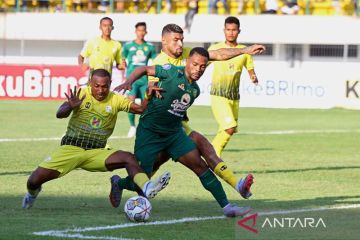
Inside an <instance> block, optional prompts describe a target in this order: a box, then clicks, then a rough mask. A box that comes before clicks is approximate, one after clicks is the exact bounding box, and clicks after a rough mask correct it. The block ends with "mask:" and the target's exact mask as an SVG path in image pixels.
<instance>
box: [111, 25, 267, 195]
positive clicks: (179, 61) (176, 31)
mask: <svg viewBox="0 0 360 240" xmlns="http://www.w3.org/2000/svg"><path fill="white" fill-rule="evenodd" d="M183 33H184V32H183V30H182V28H181V27H180V26H178V25H176V24H167V25H166V26H164V28H163V30H162V39H161V42H162V49H161V52H160V54H159V55H158V56H157V57H156V58H155V59H154V61H153V64H154V65H155V64H156V65H164V64H172V65H175V66H184V65H185V64H186V58H187V57H188V56H189V53H190V48H183V41H184V36H183ZM264 50H265V47H264V46H262V45H256V44H255V45H252V46H250V47H247V48H222V49H218V50H211V51H209V58H210V60H227V59H230V58H232V57H236V56H238V55H241V54H244V53H248V54H257V53H261V52H263V51H264ZM157 81H158V79H157V78H154V77H149V85H152V84H156V82H157ZM114 90H115V91H119V90H120V89H119V88H118V87H116V88H115V89H114ZM182 124H183V128H184V129H185V132H186V134H188V135H189V137H190V138H191V139H192V140H193V141H194V142H195V144H196V145H197V148H198V149H199V152H200V154H201V155H202V156H203V158H204V159H205V161H206V163H207V164H208V165H209V167H210V168H211V169H212V170H213V171H214V172H215V173H216V174H217V175H218V176H219V177H220V178H222V179H223V180H224V181H226V182H227V183H229V184H230V185H231V186H232V187H233V188H234V189H235V190H236V191H238V192H239V193H240V192H241V191H240V186H246V187H247V189H248V191H247V192H248V193H249V194H247V195H242V197H244V198H249V197H250V196H251V193H250V191H249V189H250V187H251V184H252V183H253V177H252V175H251V174H249V175H247V176H246V177H245V178H243V179H238V178H237V177H236V176H235V174H234V173H233V171H232V170H231V169H230V168H229V167H228V166H227V165H226V164H225V163H224V161H222V160H221V159H220V158H219V157H218V156H217V155H216V152H215V150H214V148H213V146H212V145H211V143H210V142H209V141H208V140H207V139H206V138H205V137H204V136H203V135H202V134H200V133H198V132H196V131H194V130H192V129H191V128H190V127H189V125H188V124H187V122H185V121H183V122H182ZM168 159H169V156H168V155H167V154H160V155H159V156H158V159H157V161H156V162H155V165H154V168H153V171H154V173H155V172H156V170H157V169H158V168H159V167H160V165H162V164H163V163H164V162H166V161H167V160H168ZM154 173H153V174H154ZM121 181H124V179H121ZM244 181H245V183H246V184H245V185H244V184H243V182H244ZM124 184H125V183H124Z"/></svg>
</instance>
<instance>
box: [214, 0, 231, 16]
mask: <svg viewBox="0 0 360 240" xmlns="http://www.w3.org/2000/svg"><path fill="white" fill-rule="evenodd" d="M220 1H221V2H222V4H223V6H224V8H225V12H226V13H227V14H230V9H229V6H228V4H227V1H226V0H220ZM218 2H219V0H209V14H212V13H216V14H217V13H218V9H217V3H218Z"/></svg>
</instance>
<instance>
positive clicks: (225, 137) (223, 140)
mask: <svg viewBox="0 0 360 240" xmlns="http://www.w3.org/2000/svg"><path fill="white" fill-rule="evenodd" d="M230 137H231V135H230V134H228V133H227V132H226V131H224V130H221V131H219V132H218V133H217V134H216V136H215V138H214V140H213V141H212V145H213V146H214V149H215V151H216V154H217V155H218V156H219V157H220V156H221V153H222V151H223V149H224V148H225V146H226V144H227V143H228V142H229V140H230Z"/></svg>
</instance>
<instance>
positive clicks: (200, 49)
mask: <svg viewBox="0 0 360 240" xmlns="http://www.w3.org/2000/svg"><path fill="white" fill-rule="evenodd" d="M195 53H197V54H199V55H201V56H203V57H206V58H207V59H208V60H209V59H210V56H209V52H208V51H207V50H206V49H205V48H203V47H194V48H193V49H191V51H190V54H189V57H191V56H192V55H194V54H195Z"/></svg>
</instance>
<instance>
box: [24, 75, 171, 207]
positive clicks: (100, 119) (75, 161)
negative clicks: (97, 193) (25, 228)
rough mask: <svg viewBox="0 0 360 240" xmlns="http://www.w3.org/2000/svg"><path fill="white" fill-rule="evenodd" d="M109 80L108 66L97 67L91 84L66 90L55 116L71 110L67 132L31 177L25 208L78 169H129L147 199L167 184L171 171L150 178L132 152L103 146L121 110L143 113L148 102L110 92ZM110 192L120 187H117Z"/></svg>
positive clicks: (68, 112) (58, 116)
mask: <svg viewBox="0 0 360 240" xmlns="http://www.w3.org/2000/svg"><path fill="white" fill-rule="evenodd" d="M110 83H111V77H110V73H109V72H108V71H107V70H105V69H97V70H94V72H93V74H92V77H91V80H90V85H89V86H88V87H86V88H85V89H84V90H81V89H79V91H76V88H75V89H74V91H71V92H70V96H69V95H67V94H66V93H65V95H66V97H67V101H66V102H64V103H63V104H62V105H61V106H60V107H59V109H58V111H57V113H56V117H57V118H67V117H68V116H70V114H71V113H72V115H71V118H70V121H69V124H68V127H67V131H66V134H65V136H64V137H63V138H62V140H61V146H60V147H59V148H58V149H57V150H56V151H55V152H53V153H52V154H51V155H50V156H49V157H48V158H46V159H45V160H44V161H43V162H42V163H41V164H40V165H39V167H38V168H37V169H36V170H35V171H34V172H33V173H32V174H31V176H30V177H29V179H28V181H27V189H28V192H27V193H26V194H25V197H24V199H23V208H26V209H28V208H31V207H32V205H33V204H34V201H35V199H36V197H37V195H38V194H39V192H40V191H41V186H42V184H43V183H45V182H48V181H50V180H53V179H56V178H59V177H62V176H64V175H66V174H67V173H69V172H70V171H72V170H74V169H75V168H82V169H84V170H87V171H91V172H95V171H101V172H104V171H113V170H115V169H119V168H126V170H127V172H128V175H129V176H131V178H132V179H133V181H134V182H135V183H136V185H137V186H138V187H139V188H140V189H141V190H142V192H143V194H144V195H145V196H147V197H148V198H153V197H154V196H155V195H156V194H157V193H158V192H159V191H160V190H161V189H163V188H164V187H165V186H166V185H167V183H168V181H169V179H170V173H169V172H165V173H164V174H163V175H162V176H161V177H160V178H159V179H157V180H155V181H150V180H149V178H148V177H147V176H146V174H145V173H144V172H143V170H142V169H141V168H140V166H139V164H138V162H137V161H136V160H135V157H134V155H133V154H131V153H129V152H124V151H121V150H113V149H105V148H104V147H105V145H106V142H107V139H108V138H109V137H110V135H111V134H112V132H113V130H114V127H115V123H116V119H117V115H118V112H119V111H126V112H129V111H131V112H133V113H142V112H143V111H144V108H145V106H146V104H147V102H145V103H144V106H142V105H137V104H135V103H133V102H131V101H130V100H128V99H127V98H125V97H123V96H120V95H116V94H114V93H113V92H110V91H109V90H110ZM111 180H112V181H116V180H117V179H111ZM111 191H118V190H117V189H116V186H115V188H112V189H111ZM110 196H111V197H114V195H110ZM117 197H118V198H117V199H112V198H110V201H111V202H119V199H121V196H119V195H117Z"/></svg>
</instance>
